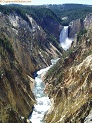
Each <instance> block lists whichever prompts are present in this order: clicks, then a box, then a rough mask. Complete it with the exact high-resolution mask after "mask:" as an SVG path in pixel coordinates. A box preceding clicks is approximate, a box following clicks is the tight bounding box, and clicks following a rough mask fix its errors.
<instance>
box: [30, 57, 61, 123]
mask: <svg viewBox="0 0 92 123" xmlns="http://www.w3.org/2000/svg"><path fill="white" fill-rule="evenodd" d="M58 60H59V58H58V59H55V60H51V63H52V65H50V66H49V67H47V68H44V69H41V70H40V71H38V72H37V77H35V85H34V89H33V93H34V95H35V98H36V101H37V103H36V104H35V105H34V109H33V113H32V115H31V117H30V121H31V122H32V123H44V121H43V117H44V115H45V113H46V111H47V110H48V109H49V108H50V99H49V97H48V96H47V95H46V94H45V93H44V87H45V84H44V82H43V81H42V79H41V76H42V75H43V74H45V73H46V72H47V71H48V70H49V69H50V68H51V67H52V66H53V65H54V64H55V63H56V62H57V61H58Z"/></svg>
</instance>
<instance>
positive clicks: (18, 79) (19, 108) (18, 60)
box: [0, 6, 63, 123]
mask: <svg viewBox="0 0 92 123" xmlns="http://www.w3.org/2000/svg"><path fill="white" fill-rule="evenodd" d="M24 8H25V7H24ZM0 11H1V13H0V112H1V113H0V123H22V122H26V121H24V120H25V118H27V117H28V115H29V113H30V112H32V108H33V105H34V103H35V98H34V95H33V93H32V91H31V90H32V86H33V83H34V80H33V79H32V77H33V73H34V72H35V71H36V70H38V69H40V68H44V67H46V66H48V65H49V64H50V60H51V59H52V58H54V57H59V56H61V53H62V51H63V50H62V49H61V48H60V47H59V44H58V42H57V40H56V38H57V37H56V38H55V35H54V34H50V32H49V33H48V31H47V30H44V28H43V27H42V26H41V25H39V24H38V23H37V22H36V20H35V19H34V18H33V16H31V14H29V13H28V12H24V10H23V8H22V9H21V7H20V8H16V7H9V8H8V6H0ZM59 25H60V23H58V26H59ZM53 27H54V25H53ZM24 117H25V118H24Z"/></svg>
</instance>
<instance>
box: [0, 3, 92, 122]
mask: <svg viewBox="0 0 92 123" xmlns="http://www.w3.org/2000/svg"><path fill="white" fill-rule="evenodd" d="M67 6H68V5H67ZM69 6H70V5H69ZM73 6H74V5H71V7H73ZM51 7H52V8H51ZM53 7H54V5H53V6H49V5H48V6H39V7H35V6H34V7H32V6H31V7H30V6H21V5H19V6H16V5H13V6H0V11H1V12H0V123H24V122H25V123H29V122H31V121H30V119H29V120H28V118H29V117H30V116H31V115H32V112H33V111H34V106H35V105H36V95H35V94H34V93H33V87H34V84H37V83H35V81H36V80H34V79H37V78H34V77H37V71H38V72H39V70H40V69H43V68H48V67H49V65H50V64H51V60H52V59H57V58H59V60H58V61H57V63H56V64H54V65H53V66H52V67H51V68H50V69H49V70H48V72H47V73H46V75H45V76H44V77H42V79H43V82H44V83H40V82H38V84H44V87H45V88H44V92H45V93H46V94H47V96H48V97H46V98H49V99H50V101H51V104H50V105H51V107H50V109H49V110H48V111H47V112H46V113H45V116H44V121H41V122H46V123H87V122H88V120H89V122H91V120H92V118H90V115H91V114H92V14H91V10H90V11H89V13H87V15H86V16H85V17H84V18H82V19H81V17H79V16H78V17H77V19H76V18H75V20H72V17H71V19H70V20H69V17H66V18H65V19H68V22H67V23H66V22H64V21H63V22H62V20H61V19H60V18H61V16H59V14H56V11H55V10H56V9H54V10H52V9H53ZM57 7H58V6H57ZM63 8H64V7H63ZM66 8H67V7H66ZM67 9H68V8H67ZM67 9H66V10H67ZM79 9H80V8H79ZM87 9H88V10H89V8H87ZM67 12H68V10H67ZM83 12H84V11H83ZM63 14H64V13H63ZM65 15H66V13H65ZM65 15H64V16H65ZM84 15H85V12H84ZM66 21H67V20H66ZM64 31H65V33H64ZM62 35H63V36H64V37H63V36H62ZM59 38H61V42H60V39H59ZM71 39H72V40H71ZM62 44H63V45H62ZM63 46H64V47H63ZM52 61H53V60H52ZM40 72H41V71H40ZM38 78H39V77H38ZM41 82H42V81H41ZM40 86H43V85H39V86H38V85H37V87H38V88H40V89H39V90H38V92H40V90H41V87H40ZM35 91H36V90H35ZM41 92H42V93H43V90H42V91H41ZM37 94H38V93H37ZM45 96H46V95H45ZM48 105H49V104H48ZM33 113H34V112H33ZM40 113H41V112H40ZM38 114H39V112H38ZM33 120H34V119H33ZM35 121H36V122H37V119H35ZM32 122H34V121H32Z"/></svg>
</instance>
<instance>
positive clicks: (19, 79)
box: [0, 33, 35, 123]
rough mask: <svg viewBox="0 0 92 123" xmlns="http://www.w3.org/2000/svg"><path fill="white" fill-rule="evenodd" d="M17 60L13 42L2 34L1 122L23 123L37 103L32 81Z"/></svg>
mask: <svg viewBox="0 0 92 123" xmlns="http://www.w3.org/2000/svg"><path fill="white" fill-rule="evenodd" d="M22 67H23V66H21V65H20V64H19V62H18V61H17V60H16V58H15V54H14V50H13V47H12V44H11V42H10V41H9V40H8V39H7V37H6V36H5V35H4V34H2V33H0V112H1V113H0V122H1V123H21V122H23V121H22V119H21V117H26V118H27V116H28V115H29V112H31V111H32V107H33V104H34V103H35V99H34V96H33V94H32V91H31V84H32V83H33V81H32V80H30V79H29V78H28V76H27V74H26V72H25V71H24V69H23V68H22Z"/></svg>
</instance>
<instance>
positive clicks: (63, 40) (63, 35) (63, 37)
mask: <svg viewBox="0 0 92 123" xmlns="http://www.w3.org/2000/svg"><path fill="white" fill-rule="evenodd" d="M71 43H72V39H70V38H69V37H68V26H64V28H63V29H62V30H61V32H60V46H61V47H62V48H63V49H64V50H67V49H69V47H70V46H71Z"/></svg>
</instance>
